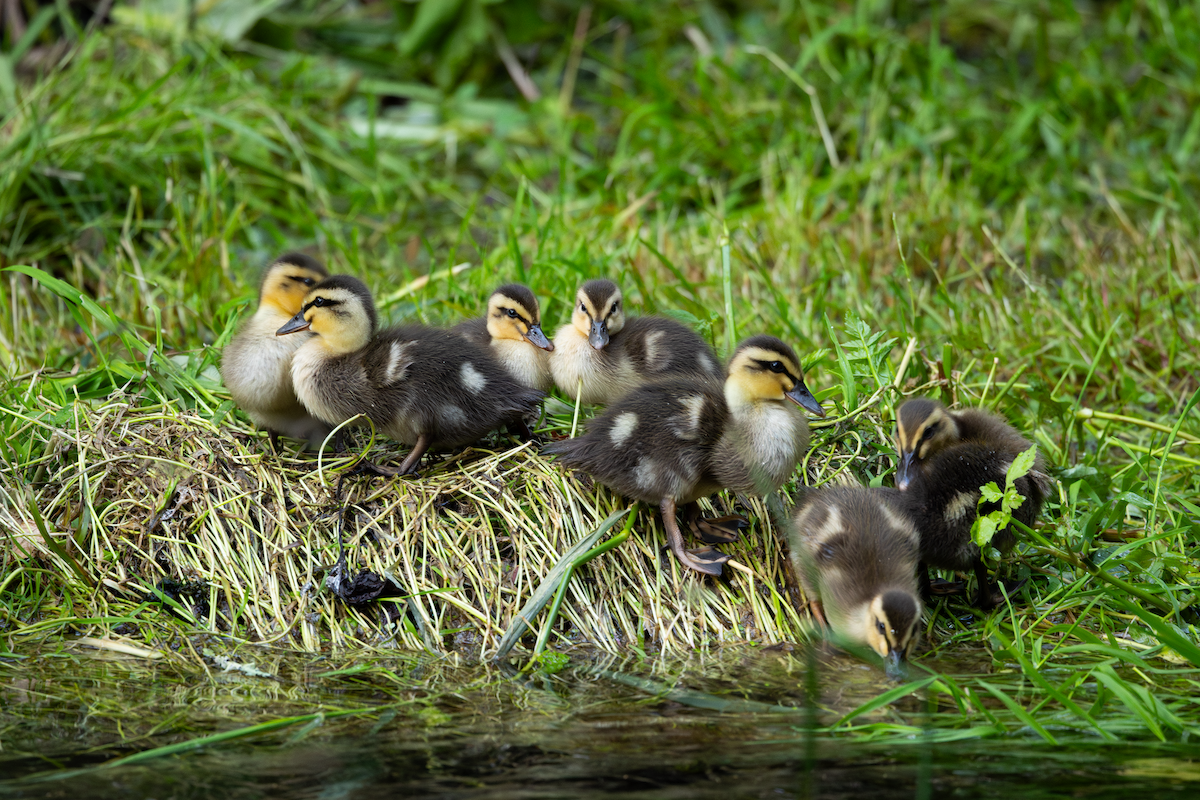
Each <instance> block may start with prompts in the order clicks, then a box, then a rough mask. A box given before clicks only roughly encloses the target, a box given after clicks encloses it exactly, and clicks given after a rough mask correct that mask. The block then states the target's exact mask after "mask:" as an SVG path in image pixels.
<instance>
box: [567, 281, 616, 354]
mask: <svg viewBox="0 0 1200 800" xmlns="http://www.w3.org/2000/svg"><path fill="white" fill-rule="evenodd" d="M624 305H625V304H624V301H623V299H622V298H621V287H619V286H617V285H616V284H615V283H613V282H612V281H610V280H605V279H604V278H596V279H594V280H590V281H588V282H587V283H585V284H584V285H583V286H580V287H579V291H578V292H576V294H575V310H574V311H572V312H571V324H572V325H574V326H575V330H577V331H579V333H581V334H582V335H584V336H586V337H587V340H588V344H590V345H591V346H592V347H594V348H595V349H597V350H603V349H604V347H605V346H606V345H607V344H608V337H609V336H611V335H612V334H614V333H616V332H618V331H619V330H621V328H623V327H625V310H624Z"/></svg>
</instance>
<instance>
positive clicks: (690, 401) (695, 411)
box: [679, 394, 704, 438]
mask: <svg viewBox="0 0 1200 800" xmlns="http://www.w3.org/2000/svg"><path fill="white" fill-rule="evenodd" d="M679 403H680V405H682V406H683V408H684V411H686V412H687V416H686V417H685V418H684V419H685V421H686V426H687V430H688V432H690V433H691V434H692V435H693V436H694V435H695V433H696V430H697V429H698V428H699V427H700V415H701V414H703V413H704V395H702V394H693V395H690V396H688V397H685V398H683V399H682V400H680V401H679ZM685 438H691V437H685Z"/></svg>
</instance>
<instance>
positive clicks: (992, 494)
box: [979, 481, 1004, 503]
mask: <svg viewBox="0 0 1200 800" xmlns="http://www.w3.org/2000/svg"><path fill="white" fill-rule="evenodd" d="M979 493H980V495H981V496H982V499H983V500H984V501H986V502H988V503H995V502H998V501H999V500H1000V499H1001V498H1003V497H1004V493H1003V492H1001V491H1000V487H999V486H997V485H996V482H995V481H992V482H991V483H988V484H986V485H984V486H980V487H979Z"/></svg>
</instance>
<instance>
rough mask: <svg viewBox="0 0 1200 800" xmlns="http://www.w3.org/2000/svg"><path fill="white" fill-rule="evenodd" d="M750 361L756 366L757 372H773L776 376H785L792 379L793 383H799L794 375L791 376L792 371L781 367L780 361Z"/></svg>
mask: <svg viewBox="0 0 1200 800" xmlns="http://www.w3.org/2000/svg"><path fill="white" fill-rule="evenodd" d="M751 360H752V361H753V362H754V363H755V364H757V365H758V368H759V370H761V371H763V372H774V373H775V374H777V375H787V376H788V377H789V378H791V379H792V381H793V382H794V383H800V379H799V378H797V377H796V376H795V375H793V374H792V371H791V370H790V369H788V368H787V367H785V366H784V365H783V362H782V361H779V360H772V361H763V360H761V359H757V358H755V359H751ZM776 365H778V367H779V368H778V369H775V366H776Z"/></svg>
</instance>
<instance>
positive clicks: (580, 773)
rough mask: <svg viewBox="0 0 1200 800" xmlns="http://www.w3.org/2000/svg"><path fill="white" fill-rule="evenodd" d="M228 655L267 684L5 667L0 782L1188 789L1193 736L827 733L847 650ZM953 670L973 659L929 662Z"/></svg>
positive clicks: (605, 789)
mask: <svg viewBox="0 0 1200 800" xmlns="http://www.w3.org/2000/svg"><path fill="white" fill-rule="evenodd" d="M232 657H234V658H236V659H238V660H239V662H240V663H248V662H249V661H251V660H253V661H254V662H255V664H254V668H255V669H256V670H261V671H262V672H264V673H267V674H269V675H270V676H271V677H255V676H251V675H247V674H244V673H243V672H236V671H235V672H224V671H221V670H219V669H218V668H217V666H216V662H215V661H213V660H212V659H209V662H210V667H209V672H207V673H206V672H204V671H201V670H199V669H195V668H191V667H189V666H187V665H186V664H181V663H176V664H152V665H147V664H146V662H144V661H142V660H138V659H133V658H128V657H122V656H114V655H110V654H99V655H90V654H85V653H84V652H83V651H81V650H78V649H75V650H72V649H70V648H66V649H63V650H60V651H58V652H56V653H54V654H38V655H36V656H33V655H31V656H30V657H27V658H23V659H15V660H11V661H6V662H3V663H0V796H3V797H20V798H50V797H67V798H71V797H80V798H82V797H98V798H129V797H154V798H192V797H195V798H200V797H204V798H213V797H218V798H263V797H298V798H322V799H327V800H339V799H340V798H364V799H365V798H382V797H396V796H403V797H409V796H411V797H437V798H551V797H572V798H576V797H584V798H586V797H599V796H607V795H619V796H622V797H629V798H640V797H656V798H674V797H679V798H684V797H686V798H697V797H699V798H707V797H713V798H717V797H821V798H842V797H872V798H875V797H880V798H891V797H905V798H909V797H930V798H934V797H1005V798H1018V797H1019V798H1041V797H1089V798H1090V797H1113V798H1118V797H1119V798H1124V797H1138V796H1157V795H1160V794H1165V795H1167V796H1180V797H1196V796H1200V746H1198V745H1195V744H1191V743H1188V742H1172V743H1170V744H1162V743H1157V742H1155V743H1151V742H1149V741H1147V742H1130V743H1123V744H1104V743H1102V742H1100V741H1099V739H1098V738H1096V737H1092V736H1088V735H1085V734H1081V733H1079V732H1077V731H1074V730H1073V729H1071V728H1069V726H1066V725H1064V726H1061V730H1060V731H1059V735H1058V736H1057V737H1056V738H1058V739H1059V741H1060V742H1063V744H1060V745H1058V746H1052V745H1049V744H1046V743H1043V742H1042V741H1041V739H1040V738H1038V737H1036V736H1034V735H1032V734H1031V733H1030V732H1029V731H1026V730H1021V729H1019V728H1015V727H1014V728H1013V729H1010V730H1009V729H1004V728H1000V729H997V728H996V727H994V726H992V725H990V724H989V723H988V720H987V719H986V715H981V717H980V720H979V723H980V724H979V725H977V726H974V725H972V724H963V723H961V722H960V723H959V724H956V725H952V726H950V725H946V724H944V719H943V718H944V717H945V716H946V715H947V714H948V713H949V712H948V710H947V709H946V708H945V707H944V703H945V701H944V700H938V699H937V698H932V699H931V698H929V697H927V696H925V694H924V693H923V692H916V693H913V694H910V695H909V696H907V697H904V698H901V699H899V700H898V701H897V702H896V703H894V704H891V705H886V706H883V707H881V708H879V709H874V710H871V711H868V712H864V713H863V714H861V715H859V716H858V717H857V718H855V719H854V720H853V721H852V722H848V723H846V724H844V725H841V726H839V727H836V728H835V727H833V726H834V725H835V723H837V722H838V720H839V719H840V718H841V717H842V715H844V714H846V713H847V712H849V711H851V710H853V709H855V708H858V707H860V706H861V705H862V704H863V703H864V702H866V701H868V700H870V699H871V698H873V697H875V696H877V695H878V694H879V693H880V692H883V691H886V690H888V689H890V688H893V687H894V686H895V685H896V684H891V683H888V682H887V681H886V680H884V679H883V677H882V675H880V674H879V673H878V672H876V671H875V670H873V669H871V668H870V667H867V666H866V665H864V664H861V663H859V662H857V661H855V660H853V659H850V658H848V657H844V656H829V655H827V654H825V655H821V656H820V657H819V658H817V657H807V656H805V657H798V655H797V654H796V653H790V654H789V653H771V652H765V651H762V650H746V649H740V650H736V651H731V652H726V653H718V654H715V655H709V656H705V657H703V658H701V657H696V658H695V659H693V660H689V661H676V662H636V663H630V662H624V663H616V662H614V661H612V660H606V659H601V658H586V657H583V656H578V655H577V656H574V657H572V659H571V660H570V662H569V663H568V664H567V666H566V667H565V668H564V669H562V670H561V671H559V672H558V673H556V674H554V675H545V674H541V673H535V674H533V675H532V676H529V675H524V674H522V673H520V672H517V671H516V670H513V669H505V668H501V667H497V666H495V665H475V666H461V665H456V664H454V663H453V662H444V661H436V660H430V659H426V658H418V657H411V658H410V657H397V658H396V659H395V660H394V661H391V662H386V663H380V662H377V661H376V662H373V664H372V665H371V666H369V667H367V668H365V669H364V667H363V665H362V664H355V663H354V662H353V660H351V659H349V658H347V660H346V661H344V662H338V661H336V660H334V659H302V658H300V657H297V656H294V655H292V656H288V655H282V654H278V655H275V654H270V653H263V652H259V651H250V650H247V649H245V648H243V649H242V650H241V651H239V652H238V653H237V654H236V655H235V656H232ZM814 665H815V667H816V669H815V670H814V672H812V673H811V674H812V676H813V679H811V680H809V679H808V676H809V675H810V673H809V671H808V670H809V668H810V667H811V666H814ZM947 666H949V667H958V668H960V669H966V668H968V667H971V666H978V665H972V664H970V663H969V659H967V660H965V661H964V662H963V663H960V664H954V665H939V666H936V667H935V668H939V669H946V668H947ZM924 674H925V673H921V675H924ZM913 677H919V676H917V675H914V676H913ZM996 679H997V680H1000V679H1001V678H1000V677H997V678H996ZM808 697H811V698H813V702H807V701H806V698H808ZM318 713H320V714H321V716H317V717H312V716H308V717H305V718H304V719H300V720H296V721H294V722H293V723H292V724H289V725H286V726H283V727H279V728H276V729H274V730H268V731H259V732H256V733H254V735H234V736H232V737H231V738H229V739H227V740H225V741H219V742H210V743H209V744H207V745H205V746H202V747H199V748H189V749H186V750H185V751H184V752H180V753H175V754H158V753H152V754H150V755H153V756H155V757H153V758H147V759H146V760H144V761H141V762H133V763H128V762H126V763H124V764H117V765H115V766H114V765H113V763H114V760H115V759H120V758H128V757H130V756H136V755H137V754H139V753H141V754H143V755H145V754H146V753H147V751H150V750H151V749H152V748H160V747H164V746H169V745H177V744H187V743H190V742H194V741H195V740H196V739H198V738H200V737H204V736H209V735H212V734H215V733H219V732H222V731H225V732H239V731H242V730H243V729H245V728H246V727H247V726H251V725H256V724H261V723H267V722H271V721H273V720H278V719H279V718H283V717H296V716H300V715H313V714H318ZM956 719H961V715H958V716H957V717H956ZM1042 724H1044V725H1046V726H1047V727H1048V728H1054V725H1055V722H1054V718H1053V717H1048V718H1047V719H1045V720H1043V721H1042ZM1065 742H1069V744H1066V743H1065Z"/></svg>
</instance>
